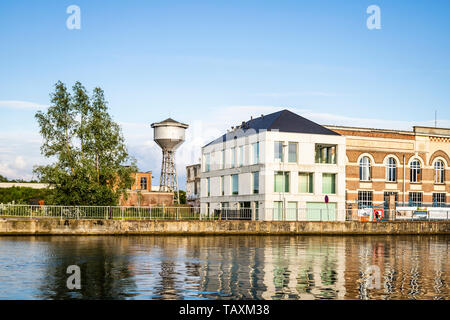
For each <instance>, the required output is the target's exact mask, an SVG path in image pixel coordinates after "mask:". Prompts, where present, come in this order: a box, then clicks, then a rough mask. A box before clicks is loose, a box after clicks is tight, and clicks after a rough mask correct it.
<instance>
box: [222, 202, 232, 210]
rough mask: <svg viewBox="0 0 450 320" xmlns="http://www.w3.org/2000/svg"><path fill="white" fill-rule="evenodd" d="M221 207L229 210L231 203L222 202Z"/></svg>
mask: <svg viewBox="0 0 450 320" xmlns="http://www.w3.org/2000/svg"><path fill="white" fill-rule="evenodd" d="M221 206H222V210H227V209H228V208H229V206H230V205H229V203H228V202H222V203H221Z"/></svg>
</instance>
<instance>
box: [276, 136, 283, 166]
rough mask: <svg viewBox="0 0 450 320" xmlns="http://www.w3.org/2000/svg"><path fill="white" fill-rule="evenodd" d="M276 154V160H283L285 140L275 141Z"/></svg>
mask: <svg viewBox="0 0 450 320" xmlns="http://www.w3.org/2000/svg"><path fill="white" fill-rule="evenodd" d="M274 155H275V161H276V160H279V161H281V162H283V142H281V141H275V143H274Z"/></svg>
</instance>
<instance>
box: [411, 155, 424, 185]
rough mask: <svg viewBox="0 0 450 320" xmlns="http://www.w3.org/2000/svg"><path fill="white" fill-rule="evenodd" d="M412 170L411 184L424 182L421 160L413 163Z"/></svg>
mask: <svg viewBox="0 0 450 320" xmlns="http://www.w3.org/2000/svg"><path fill="white" fill-rule="evenodd" d="M409 168H410V177H411V179H410V182H413V183H414V182H420V181H421V180H422V170H421V169H420V162H419V160H413V161H411V164H410V165H409Z"/></svg>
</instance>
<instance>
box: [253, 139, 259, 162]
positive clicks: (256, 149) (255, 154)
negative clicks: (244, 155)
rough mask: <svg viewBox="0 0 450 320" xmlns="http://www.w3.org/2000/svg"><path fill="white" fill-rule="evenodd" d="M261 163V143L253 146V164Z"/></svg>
mask: <svg viewBox="0 0 450 320" xmlns="http://www.w3.org/2000/svg"><path fill="white" fill-rule="evenodd" d="M258 163H259V142H257V143H254V144H253V164H258Z"/></svg>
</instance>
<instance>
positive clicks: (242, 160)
mask: <svg viewBox="0 0 450 320" xmlns="http://www.w3.org/2000/svg"><path fill="white" fill-rule="evenodd" d="M243 165H244V146H240V147H239V166H241V167H242V166H243Z"/></svg>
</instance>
